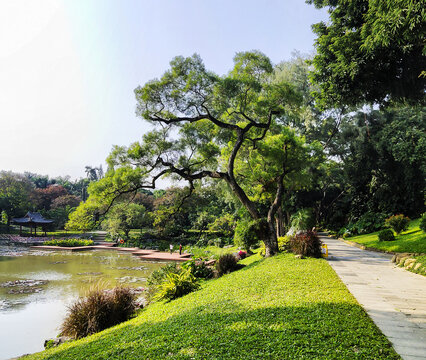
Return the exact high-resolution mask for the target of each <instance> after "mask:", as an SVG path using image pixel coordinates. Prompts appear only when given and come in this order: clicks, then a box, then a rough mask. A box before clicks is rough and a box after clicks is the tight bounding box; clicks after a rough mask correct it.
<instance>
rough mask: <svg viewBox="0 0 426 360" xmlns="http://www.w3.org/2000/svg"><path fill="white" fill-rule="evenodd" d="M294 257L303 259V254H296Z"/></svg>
mask: <svg viewBox="0 0 426 360" xmlns="http://www.w3.org/2000/svg"><path fill="white" fill-rule="evenodd" d="M295 258H296V259H303V255H296V256H295Z"/></svg>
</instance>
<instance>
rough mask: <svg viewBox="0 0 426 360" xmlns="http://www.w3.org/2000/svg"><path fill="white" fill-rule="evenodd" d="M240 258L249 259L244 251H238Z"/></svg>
mask: <svg viewBox="0 0 426 360" xmlns="http://www.w3.org/2000/svg"><path fill="white" fill-rule="evenodd" d="M238 257H239V258H240V259H241V260H242V259H245V258H246V257H247V253H246V252H245V251H243V250H240V251H238Z"/></svg>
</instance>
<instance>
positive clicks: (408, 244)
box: [347, 219, 426, 253]
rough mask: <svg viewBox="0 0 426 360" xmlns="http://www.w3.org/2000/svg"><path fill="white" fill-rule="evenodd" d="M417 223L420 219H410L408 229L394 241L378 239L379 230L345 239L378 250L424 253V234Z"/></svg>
mask: <svg viewBox="0 0 426 360" xmlns="http://www.w3.org/2000/svg"><path fill="white" fill-rule="evenodd" d="M419 223H420V219H417V220H413V221H411V222H410V226H409V228H408V230H407V231H404V232H402V233H401V234H400V235H398V236H396V240H395V241H379V239H378V236H377V235H378V233H379V232H374V233H371V234H366V235H359V236H353V237H350V238H347V240H349V241H354V242H356V243H358V244H362V245H365V246H367V247H371V248H375V249H379V250H386V251H392V252H410V253H426V234H425V233H424V232H423V231H421V230H420V228H419Z"/></svg>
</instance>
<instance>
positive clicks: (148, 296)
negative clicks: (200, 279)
mask: <svg viewBox="0 0 426 360" xmlns="http://www.w3.org/2000/svg"><path fill="white" fill-rule="evenodd" d="M179 272H180V268H178V265H177V264H176V263H169V264H166V265H165V266H163V267H161V268H160V269H158V270H155V271H153V272H152V273H151V275H150V276H149V277H148V279H147V285H148V289H147V291H146V293H145V300H146V301H147V302H148V303H150V302H152V301H154V300H155V294H156V293H157V292H158V287H159V286H160V284H161V283H163V282H164V281H165V280H166V279H167V276H168V275H171V274H179Z"/></svg>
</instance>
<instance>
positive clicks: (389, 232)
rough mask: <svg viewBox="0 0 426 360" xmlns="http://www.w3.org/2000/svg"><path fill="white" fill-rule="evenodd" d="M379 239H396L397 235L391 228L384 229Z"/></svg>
mask: <svg viewBox="0 0 426 360" xmlns="http://www.w3.org/2000/svg"><path fill="white" fill-rule="evenodd" d="M378 238H379V241H395V235H394V234H393V231H392V230H391V229H383V230H382V231H380V232H379V235H378Z"/></svg>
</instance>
